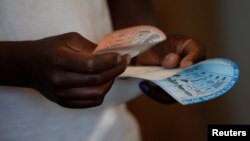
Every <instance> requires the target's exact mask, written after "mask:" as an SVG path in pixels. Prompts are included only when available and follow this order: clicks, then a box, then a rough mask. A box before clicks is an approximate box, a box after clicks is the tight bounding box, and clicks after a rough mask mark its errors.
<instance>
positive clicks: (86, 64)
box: [53, 51, 122, 73]
mask: <svg viewBox="0 0 250 141" xmlns="http://www.w3.org/2000/svg"><path fill="white" fill-rule="evenodd" d="M54 58H55V59H54V61H53V62H54V64H55V65H56V66H58V67H60V68H62V69H64V70H66V71H71V72H79V73H99V72H102V71H105V70H109V69H111V68H113V67H114V66H116V65H118V64H119V63H120V62H121V60H122V57H121V56H120V55H119V54H117V53H106V54H101V55H94V56H92V55H90V54H84V53H79V52H70V51H64V52H62V53H59V54H58V55H57V56H56V57H54Z"/></svg>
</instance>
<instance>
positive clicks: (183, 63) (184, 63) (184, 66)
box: [181, 61, 193, 68]
mask: <svg viewBox="0 0 250 141" xmlns="http://www.w3.org/2000/svg"><path fill="white" fill-rule="evenodd" d="M192 65H193V62H192V61H185V62H182V63H181V68H187V67H189V66H192Z"/></svg>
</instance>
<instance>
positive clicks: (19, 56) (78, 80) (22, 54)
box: [11, 33, 128, 108]
mask: <svg viewBox="0 0 250 141" xmlns="http://www.w3.org/2000/svg"><path fill="white" fill-rule="evenodd" d="M95 47H96V45H95V44H93V43H92V42H90V41H88V40H87V39H85V38H83V37H82V36H81V35H79V34H77V33H67V34H63V35H58V36H53V37H49V38H45V39H41V40H37V41H27V42H25V43H24V44H23V45H22V46H19V47H16V48H13V49H12V51H11V56H12V65H13V66H15V67H14V68H15V69H19V74H21V75H19V76H20V77H19V76H18V77H19V78H20V79H22V80H21V81H20V80H17V82H19V81H20V82H21V83H22V84H21V85H24V86H28V87H33V88H35V89H37V90H38V91H40V92H41V93H42V94H43V95H44V96H45V97H47V98H48V99H49V100H51V101H54V102H56V103H58V104H59V105H61V106H64V107H70V108H87V107H92V106H97V105H100V104H101V103H102V101H103V99H104V96H105V94H106V93H107V92H108V91H109V89H110V88H111V86H112V83H113V81H114V79H115V78H116V77H117V76H118V75H119V74H121V73H122V72H123V71H124V70H125V69H126V66H127V64H128V62H127V61H128V57H127V56H120V55H118V54H115V53H108V54H102V55H92V53H93V50H94V49H95ZM16 78H17V77H16Z"/></svg>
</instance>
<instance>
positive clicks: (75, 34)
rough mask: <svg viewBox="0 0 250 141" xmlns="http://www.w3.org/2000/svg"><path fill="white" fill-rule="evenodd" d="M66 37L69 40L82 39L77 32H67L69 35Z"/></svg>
mask: <svg viewBox="0 0 250 141" xmlns="http://www.w3.org/2000/svg"><path fill="white" fill-rule="evenodd" d="M66 36H67V38H69V39H80V38H82V36H81V35H80V34H79V33H77V32H69V33H67V34H66Z"/></svg>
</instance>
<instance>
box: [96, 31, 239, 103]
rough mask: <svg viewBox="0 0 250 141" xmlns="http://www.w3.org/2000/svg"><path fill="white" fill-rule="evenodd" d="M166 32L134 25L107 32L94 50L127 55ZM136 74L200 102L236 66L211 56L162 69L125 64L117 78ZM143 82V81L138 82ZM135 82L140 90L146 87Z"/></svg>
mask: <svg viewBox="0 0 250 141" xmlns="http://www.w3.org/2000/svg"><path fill="white" fill-rule="evenodd" d="M165 39H166V36H165V35H164V33H163V32H161V31H160V30H159V29H157V28H156V27H152V26H136V27H131V28H126V29H122V30H118V31H115V32H112V33H109V34H108V35H106V36H105V37H104V39H103V40H102V41H101V42H100V43H99V45H98V47H97V48H96V50H95V51H94V54H102V53H108V52H117V53H119V54H121V55H125V54H129V55H130V56H131V57H135V56H136V55H138V54H140V53H142V52H144V51H146V50H147V49H149V48H150V47H152V46H153V45H155V44H157V43H159V42H162V41H164V40H165ZM124 77H125V78H130V79H133V78H140V79H142V80H149V81H152V82H153V83H155V84H156V85H158V86H159V87H161V89H162V90H164V91H165V92H166V94H169V95H170V96H172V97H173V98H174V99H175V100H176V101H178V102H179V103H181V104H183V105H188V104H194V103H199V102H204V101H207V100H210V99H213V98H216V97H218V96H220V95H222V94H225V93H226V92H227V91H228V90H230V89H231V88H232V87H233V86H234V84H235V83H236V81H237V80H238V77H239V68H238V66H237V65H236V64H235V63H234V62H233V61H231V60H229V59H224V58H215V59H209V60H205V61H202V62H200V63H197V64H195V65H192V66H190V67H188V68H185V69H180V68H176V69H165V68H163V67H160V66H129V67H128V68H127V69H126V70H125V72H124V73H123V74H121V75H120V76H119V78H124ZM141 84H143V81H142V82H141ZM141 84H139V86H141V87H140V88H141V89H142V90H143V91H147V90H146V89H147V87H145V86H144V85H141Z"/></svg>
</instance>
